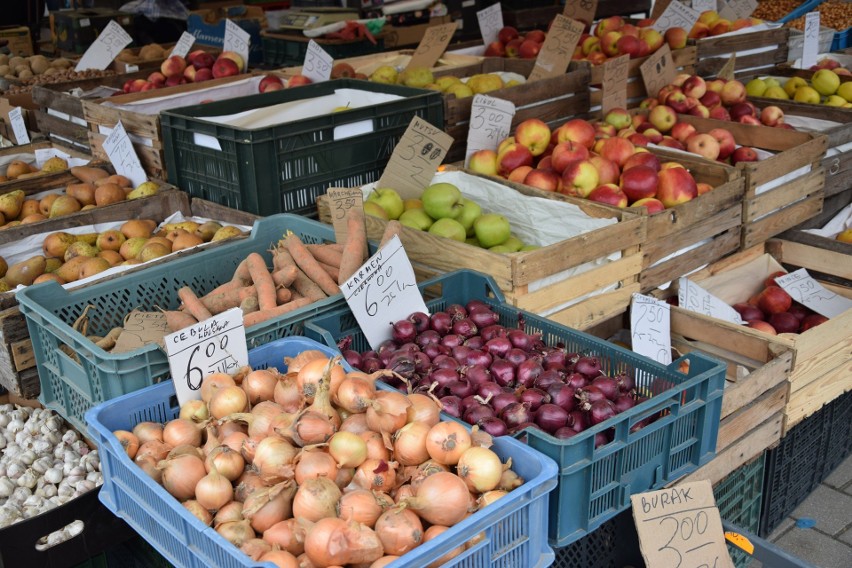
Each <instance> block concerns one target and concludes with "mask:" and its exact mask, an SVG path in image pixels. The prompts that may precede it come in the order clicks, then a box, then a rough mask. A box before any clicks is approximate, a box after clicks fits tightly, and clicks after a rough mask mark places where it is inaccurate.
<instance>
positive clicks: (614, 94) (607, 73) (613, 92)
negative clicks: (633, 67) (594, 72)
mask: <svg viewBox="0 0 852 568" xmlns="http://www.w3.org/2000/svg"><path fill="white" fill-rule="evenodd" d="M629 67H630V56H629V55H621V56H619V57H616V58H614V59H608V60H607V61H606V62H605V63H604V65H603V74H604V76H603V83H602V84H601V90H602V91H603V98H602V100H601V112H603V113H604V114H606V113H607V112H609V111H610V110H612V109H614V108H627V75H628V72H629Z"/></svg>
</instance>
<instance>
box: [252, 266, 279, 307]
mask: <svg viewBox="0 0 852 568" xmlns="http://www.w3.org/2000/svg"><path fill="white" fill-rule="evenodd" d="M246 266H248V270H249V274H251V280H252V282H254V287H255V288H257V305H258V306H260V309H261V310H269V309H271V308H274V307H275V306H277V305H278V302H276V301H275V283H274V282H273V281H272V275H271V274H270V273H269V270H268V269H267V268H266V261H265V260H263V257H262V256H260V255H259V254H257V253H256V252H253V253H251V254H249V255H248V256H247V257H246Z"/></svg>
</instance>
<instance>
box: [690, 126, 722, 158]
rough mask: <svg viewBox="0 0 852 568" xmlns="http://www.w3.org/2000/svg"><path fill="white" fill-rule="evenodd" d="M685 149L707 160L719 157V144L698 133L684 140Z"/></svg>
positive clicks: (709, 137)
mask: <svg viewBox="0 0 852 568" xmlns="http://www.w3.org/2000/svg"><path fill="white" fill-rule="evenodd" d="M686 149H687V150H688V151H689V152H692V153H693V154H698V155H699V156H704V157H705V158H707V159H708V160H715V159H716V158H718V157H719V143H718V142H716V139H715V138H713V137H712V136H710V135H709V134H705V133H703V132H698V133H695V134H693V135H692V136H690V137H689V138H687V139H686Z"/></svg>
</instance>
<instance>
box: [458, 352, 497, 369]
mask: <svg viewBox="0 0 852 568" xmlns="http://www.w3.org/2000/svg"><path fill="white" fill-rule="evenodd" d="M493 360H494V358H493V357H492V356H491V355H490V354H488V353H486V352H485V351H480V350H479V349H472V350H471V351H470V352H469V353H468V354H467V356H466V357H465V358H464V363H465V365H481V366H483V367H488V366H489V365H490V364H491V361H493Z"/></svg>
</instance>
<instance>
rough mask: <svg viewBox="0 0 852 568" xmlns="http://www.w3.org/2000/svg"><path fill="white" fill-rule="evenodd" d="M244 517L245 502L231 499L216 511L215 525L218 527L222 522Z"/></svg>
mask: <svg viewBox="0 0 852 568" xmlns="http://www.w3.org/2000/svg"><path fill="white" fill-rule="evenodd" d="M242 520H244V519H243V504H242V503H240V502H239V501H231V502H230V503H228V504H227V505H225V506H224V507H222V508H221V509H219V511H218V512H217V513H216V516H215V517H213V527H214V528H215V527H218V526H219V525H221V524H222V523H231V522H234V521H242Z"/></svg>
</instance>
